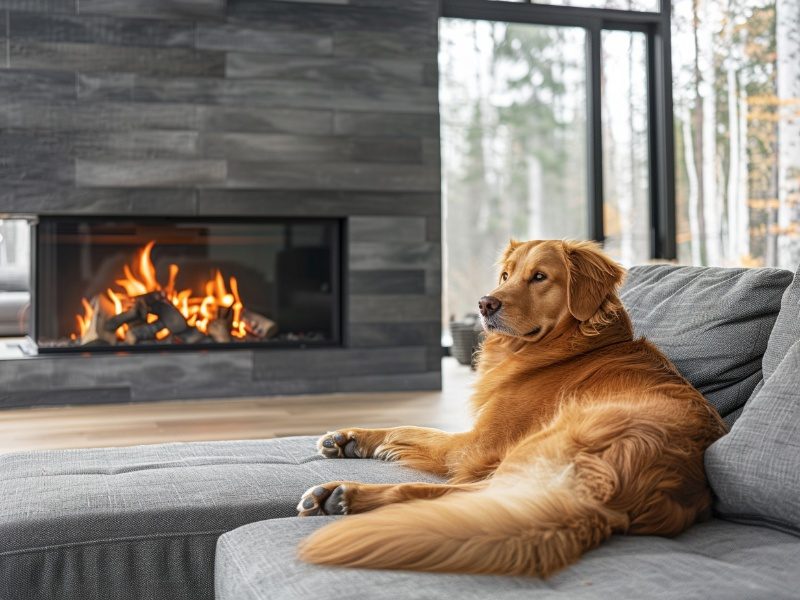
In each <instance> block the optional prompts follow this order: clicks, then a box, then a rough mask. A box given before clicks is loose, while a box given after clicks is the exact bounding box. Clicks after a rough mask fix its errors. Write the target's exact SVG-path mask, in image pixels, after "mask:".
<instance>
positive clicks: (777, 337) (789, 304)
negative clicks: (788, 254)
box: [762, 266, 800, 379]
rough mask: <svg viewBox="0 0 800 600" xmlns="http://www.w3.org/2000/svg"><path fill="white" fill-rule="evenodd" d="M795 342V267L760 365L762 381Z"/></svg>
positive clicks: (798, 299)
mask: <svg viewBox="0 0 800 600" xmlns="http://www.w3.org/2000/svg"><path fill="white" fill-rule="evenodd" d="M797 340H800V266H798V267H797V272H796V273H795V275H794V279H793V280H792V283H791V285H789V287H788V288H786V291H785V292H784V293H783V298H781V312H780V313H779V314H778V319H777V320H776V321H775V326H774V327H773V328H772V331H771V332H770V334H769V343H768V344H767V350H766V352H764V360H763V363H762V368H763V369H764V379H768V378H769V376H770V375H772V374H773V373H774V372H775V370H776V369H777V368H778V365H779V364H780V363H781V362H782V361H783V358H784V357H785V356H786V355H787V354H788V352H789V348H790V347H791V346H792V345H794V343H795V342H796V341H797Z"/></svg>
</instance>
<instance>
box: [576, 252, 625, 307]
mask: <svg viewBox="0 0 800 600" xmlns="http://www.w3.org/2000/svg"><path fill="white" fill-rule="evenodd" d="M564 255H565V258H566V261H567V272H568V285H567V308H568V309H569V312H570V314H572V316H573V317H575V318H576V319H577V320H578V321H581V322H583V321H587V320H589V319H590V318H591V317H592V316H594V314H595V313H597V311H598V310H600V307H601V306H602V305H603V302H604V301H605V300H606V298H608V296H609V295H611V294H613V293H614V292H615V291H616V289H617V287H618V286H619V284H620V283H622V279H623V277H624V276H625V271H624V270H623V268H622V267H620V266H619V265H618V264H617V263H616V262H614V261H613V260H611V259H610V258H609V257H608V256H606V255H605V254H603V252H602V251H601V250H600V248H599V247H598V246H597V244H595V243H593V242H564Z"/></svg>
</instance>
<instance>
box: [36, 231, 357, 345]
mask: <svg viewBox="0 0 800 600" xmlns="http://www.w3.org/2000/svg"><path fill="white" fill-rule="evenodd" d="M342 236H343V222H342V220H340V219H301V218H288V219H223V220H219V219H213V220H209V219H194V218H180V219H167V218H135V219H133V218H131V219H126V218H118V217H113V218H112V217H109V218H104V217H74V216H68V217H52V216H48V217H41V218H40V220H39V222H38V224H37V226H36V232H35V239H36V242H35V253H36V257H35V277H34V282H35V283H34V293H33V295H34V306H35V307H36V310H35V319H34V323H33V328H32V334H33V338H34V341H35V343H36V345H37V347H38V351H39V352H40V353H48V352H108V351H112V352H118V351H139V350H166V349H212V348H245V347H250V348H252V347H259V348H262V347H287V346H332V345H339V344H341V339H342V333H341V328H342V318H341V306H342V265H341V260H342V252H341V247H342Z"/></svg>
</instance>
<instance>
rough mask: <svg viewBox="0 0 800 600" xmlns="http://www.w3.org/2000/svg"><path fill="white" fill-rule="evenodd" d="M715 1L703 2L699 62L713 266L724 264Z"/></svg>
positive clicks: (705, 193)
mask: <svg viewBox="0 0 800 600" xmlns="http://www.w3.org/2000/svg"><path fill="white" fill-rule="evenodd" d="M711 5H712V3H711V1H710V0H705V1H704V2H702V12H701V18H700V31H699V35H698V42H699V46H698V48H697V51H698V54H699V56H698V62H699V63H700V69H701V72H702V80H701V82H700V83H701V85H700V86H698V87H699V88H700V93H701V95H702V98H703V109H702V110H703V124H702V128H701V131H700V132H699V133H700V135H701V136H702V164H703V170H702V185H703V213H704V216H705V229H706V231H705V233H706V259H707V261H708V264H710V265H719V264H720V262H721V260H722V210H721V207H720V201H719V200H720V199H719V195H718V190H717V169H716V156H717V105H716V102H717V97H716V90H715V89H714V23H715V21H716V19H714V15H713V11H712V9H711Z"/></svg>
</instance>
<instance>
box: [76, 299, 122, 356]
mask: <svg viewBox="0 0 800 600" xmlns="http://www.w3.org/2000/svg"><path fill="white" fill-rule="evenodd" d="M86 312H87V314H90V315H91V316H90V317H89V321H88V324H87V325H86V327H85V329H86V331H85V332H84V334H83V335H82V336H81V345H82V346H89V345H92V346H96V345H105V344H114V343H115V342H116V336H115V335H114V330H113V329H112V330H110V331H109V329H108V326H107V324H108V321H109V320H110V319H112V318H113V317H112V315H113V314H114V307H113V306H111V303H110V302H109V301H108V300H106V299H104V298H103V297H102V296H95V297H94V298H92V301H91V302H89V303H88V307H87V308H86Z"/></svg>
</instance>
